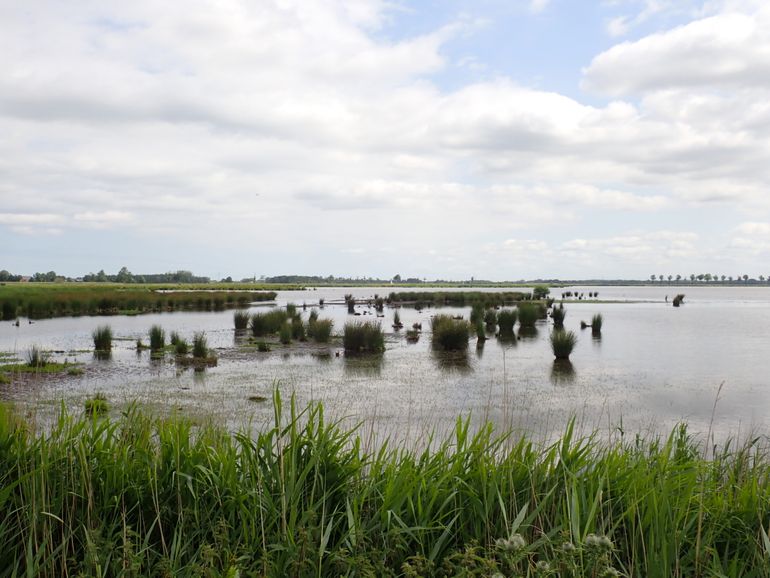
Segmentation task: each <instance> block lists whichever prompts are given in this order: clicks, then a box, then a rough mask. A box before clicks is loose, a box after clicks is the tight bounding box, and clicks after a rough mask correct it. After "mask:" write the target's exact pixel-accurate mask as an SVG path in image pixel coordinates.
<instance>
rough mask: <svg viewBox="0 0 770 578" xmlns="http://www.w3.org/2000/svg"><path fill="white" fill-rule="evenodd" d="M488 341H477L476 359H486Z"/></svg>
mask: <svg viewBox="0 0 770 578" xmlns="http://www.w3.org/2000/svg"><path fill="white" fill-rule="evenodd" d="M486 342H487V341H486V339H479V340H478V341H476V357H478V358H479V359H481V358H482V357H484V344H485V343H486Z"/></svg>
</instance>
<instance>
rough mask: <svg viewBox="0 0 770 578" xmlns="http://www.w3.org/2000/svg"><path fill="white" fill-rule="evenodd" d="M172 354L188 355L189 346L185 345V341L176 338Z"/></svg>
mask: <svg viewBox="0 0 770 578" xmlns="http://www.w3.org/2000/svg"><path fill="white" fill-rule="evenodd" d="M174 353H176V354H177V355H187V354H188V353H190V344H189V343H187V340H186V339H183V338H181V337H177V339H176V342H175V343H174Z"/></svg>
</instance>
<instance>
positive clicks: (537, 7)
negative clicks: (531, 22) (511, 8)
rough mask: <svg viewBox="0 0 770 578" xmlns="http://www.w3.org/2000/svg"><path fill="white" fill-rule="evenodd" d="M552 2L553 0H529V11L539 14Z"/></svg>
mask: <svg viewBox="0 0 770 578" xmlns="http://www.w3.org/2000/svg"><path fill="white" fill-rule="evenodd" d="M550 3H551V0H529V11H530V12H532V13H534V14H539V13H540V12H542V11H543V10H545V9H546V8H548V4H550Z"/></svg>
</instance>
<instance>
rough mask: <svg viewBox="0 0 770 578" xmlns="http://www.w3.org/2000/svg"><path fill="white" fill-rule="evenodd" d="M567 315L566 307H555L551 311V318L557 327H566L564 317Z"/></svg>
mask: <svg viewBox="0 0 770 578" xmlns="http://www.w3.org/2000/svg"><path fill="white" fill-rule="evenodd" d="M566 316H567V310H566V309H564V307H554V308H553V311H551V319H553V326H554V328H556V329H560V328H563V327H564V318H565V317H566Z"/></svg>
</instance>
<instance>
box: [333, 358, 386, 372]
mask: <svg viewBox="0 0 770 578" xmlns="http://www.w3.org/2000/svg"><path fill="white" fill-rule="evenodd" d="M343 359H344V367H345V373H347V374H350V375H366V376H372V377H379V376H380V374H381V373H382V365H383V360H384V359H385V356H384V355H383V354H382V353H370V354H361V355H355V354H351V353H346V354H345V356H344V358H343Z"/></svg>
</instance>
